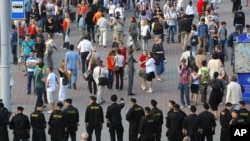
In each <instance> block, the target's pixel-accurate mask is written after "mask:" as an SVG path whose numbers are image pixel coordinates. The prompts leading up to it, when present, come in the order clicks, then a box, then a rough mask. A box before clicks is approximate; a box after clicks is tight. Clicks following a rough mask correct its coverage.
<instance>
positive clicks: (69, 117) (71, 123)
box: [63, 98, 79, 141]
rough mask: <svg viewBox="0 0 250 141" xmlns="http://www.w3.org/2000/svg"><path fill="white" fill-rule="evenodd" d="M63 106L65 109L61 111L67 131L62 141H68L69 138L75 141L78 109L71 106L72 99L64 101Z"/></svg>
mask: <svg viewBox="0 0 250 141" xmlns="http://www.w3.org/2000/svg"><path fill="white" fill-rule="evenodd" d="M64 104H65V107H66V108H65V109H64V110H63V114H64V116H65V124H66V129H67V131H66V132H65V138H64V140H65V141H68V139H69V136H70V138H71V141H76V131H77V129H78V124H79V112H78V109H77V108H76V107H74V106H73V105H72V99H70V98H67V99H65V101H64Z"/></svg>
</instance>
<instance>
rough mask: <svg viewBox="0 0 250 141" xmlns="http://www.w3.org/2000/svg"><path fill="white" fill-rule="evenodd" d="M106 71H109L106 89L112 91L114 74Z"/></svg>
mask: <svg viewBox="0 0 250 141" xmlns="http://www.w3.org/2000/svg"><path fill="white" fill-rule="evenodd" d="M108 71H109V74H108V89H112V87H113V75H114V72H113V71H112V70H108Z"/></svg>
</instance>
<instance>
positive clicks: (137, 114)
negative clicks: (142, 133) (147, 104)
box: [126, 98, 144, 141]
mask: <svg viewBox="0 0 250 141" xmlns="http://www.w3.org/2000/svg"><path fill="white" fill-rule="evenodd" d="M130 104H131V108H130V109H129V110H128V112H127V114H126V120H127V121H128V122H129V141H137V135H138V129H139V124H140V121H141V118H142V117H143V116H144V111H143V108H142V107H141V106H139V105H137V104H136V99H135V98H131V99H130Z"/></svg>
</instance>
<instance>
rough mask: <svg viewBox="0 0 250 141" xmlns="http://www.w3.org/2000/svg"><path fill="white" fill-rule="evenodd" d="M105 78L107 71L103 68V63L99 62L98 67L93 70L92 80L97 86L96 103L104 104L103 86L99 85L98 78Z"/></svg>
mask: <svg viewBox="0 0 250 141" xmlns="http://www.w3.org/2000/svg"><path fill="white" fill-rule="evenodd" d="M102 77H106V78H108V70H107V68H105V67H104V65H103V62H102V61H99V63H98V66H96V67H95V68H94V70H93V78H94V81H95V83H96V85H97V103H98V104H103V103H104V102H105V100H104V98H103V95H104V88H105V85H100V84H99V83H100V80H99V78H102Z"/></svg>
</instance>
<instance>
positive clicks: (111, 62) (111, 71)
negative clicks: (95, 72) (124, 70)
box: [106, 50, 116, 89]
mask: <svg viewBox="0 0 250 141" xmlns="http://www.w3.org/2000/svg"><path fill="white" fill-rule="evenodd" d="M106 64H107V68H108V71H109V74H108V86H107V87H108V89H112V87H113V82H114V68H115V67H116V66H115V51H114V50H111V51H110V52H109V54H108V57H107V59H106Z"/></svg>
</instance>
